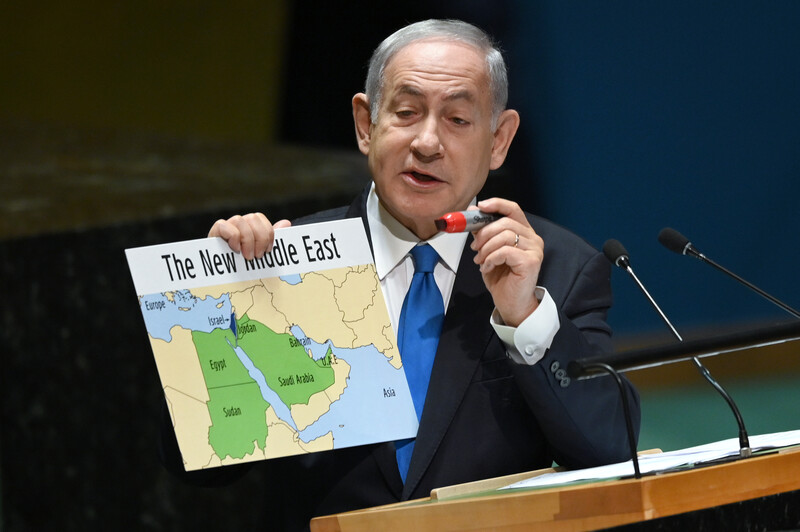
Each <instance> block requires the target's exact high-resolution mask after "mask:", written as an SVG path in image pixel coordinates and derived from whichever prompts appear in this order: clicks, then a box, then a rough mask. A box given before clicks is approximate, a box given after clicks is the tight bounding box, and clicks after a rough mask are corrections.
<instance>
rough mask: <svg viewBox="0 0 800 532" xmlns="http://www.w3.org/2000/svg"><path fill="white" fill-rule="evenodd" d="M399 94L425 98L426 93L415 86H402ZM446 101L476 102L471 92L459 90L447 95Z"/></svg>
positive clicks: (399, 88) (398, 88) (398, 90)
mask: <svg viewBox="0 0 800 532" xmlns="http://www.w3.org/2000/svg"><path fill="white" fill-rule="evenodd" d="M397 94H408V95H409V96H424V93H423V92H422V91H421V90H419V88H417V87H415V86H413V85H400V86H399V87H397ZM444 100H445V101H453V100H466V101H468V102H474V101H475V95H474V94H473V93H472V91H469V90H466V89H465V90H457V91H454V92H451V93H450V94H447V95H445V97H444Z"/></svg>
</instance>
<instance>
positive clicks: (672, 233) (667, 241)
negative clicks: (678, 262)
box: [658, 227, 692, 255]
mask: <svg viewBox="0 0 800 532" xmlns="http://www.w3.org/2000/svg"><path fill="white" fill-rule="evenodd" d="M658 241H659V242H661V245H662V246H664V247H665V248H667V249H668V250H670V251H674V252H675V253H677V254H678V255H685V254H686V251H687V249H688V248H689V247H691V245H692V244H691V242H689V239H688V238H686V237H685V236H683V235H682V234H680V233H679V232H677V231H676V230H675V229H673V228H671V227H665V228H664V229H662V230H661V232H659V233H658Z"/></svg>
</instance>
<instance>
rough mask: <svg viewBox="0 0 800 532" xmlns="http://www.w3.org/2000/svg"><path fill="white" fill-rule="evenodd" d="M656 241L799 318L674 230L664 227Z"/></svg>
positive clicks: (799, 313)
mask: <svg viewBox="0 0 800 532" xmlns="http://www.w3.org/2000/svg"><path fill="white" fill-rule="evenodd" d="M658 241H659V242H661V245H662V246H664V247H665V248H667V249H668V250H670V251H674V252H675V253H677V254H678V255H688V256H690V257H694V258H696V259H698V260H700V261H702V262H705V263H706V264H709V265H710V266H713V267H714V268H716V269H717V270H719V271H721V272H722V273H724V274H726V275H728V276H729V277H732V278H733V279H735V280H736V281H737V282H739V283H741V284H743V285H745V286H746V287H747V288H749V289H750V290H752V291H754V292H755V293H757V294H758V295H760V296H761V297H763V298H764V299H766V300H768V301H770V302H771V303H773V304H775V305H777V306H779V307H780V308H782V309H783V310H785V311H786V312H788V313H789V314H791V315H792V316H794V317H795V318H800V312H798V311H797V310H795V309H793V308H792V307H790V306H789V305H787V304H786V303H784V302H783V301H780V300H779V299H776V298H774V297H773V296H771V295H769V294H768V293H766V292H764V291H763V290H761V289H760V288H758V287H757V286H755V285H754V284H752V283H750V282H748V281H745V280H744V279H742V278H741V277H739V276H738V275H736V274H735V273H733V272H732V271H730V270H728V269H727V268H725V267H724V266H721V265H719V264H717V263H716V262H714V261H713V260H711V259H709V258H708V257H706V256H705V255H703V254H702V253H700V251H698V250H697V248H696V247H694V246H693V245H692V243H691V242H689V239H688V238H686V237H685V236H683V235H682V234H680V233H679V232H678V231H676V230H675V229H672V228H671V227H665V228H664V229H662V230H661V231H660V232H659V233H658Z"/></svg>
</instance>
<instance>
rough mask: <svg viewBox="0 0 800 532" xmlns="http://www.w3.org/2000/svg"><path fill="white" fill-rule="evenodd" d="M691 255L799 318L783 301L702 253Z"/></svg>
mask: <svg viewBox="0 0 800 532" xmlns="http://www.w3.org/2000/svg"><path fill="white" fill-rule="evenodd" d="M691 255H692V256H694V257H697V258H698V259H700V260H702V261H703V262H705V263H706V264H709V265H711V266H713V267H714V268H716V269H718V270H719V271H721V272H722V273H724V274H726V275H728V276H729V277H732V278H733V279H736V280H737V281H739V282H740V283H742V284H743V285H745V286H746V287H747V288H749V289H750V290H752V291H753V292H755V293H757V294H758V295H760V296H761V297H763V298H764V299H766V300H768V301H770V302H772V303H773V304H775V305H778V306H779V307H780V308H782V309H783V310H785V311H786V312H788V313H789V314H791V315H792V316H794V317H795V318H800V312H798V311H796V310H795V309H793V308H792V307H790V306H789V305H787V304H786V303H784V302H783V301H780V300H778V299H775V298H774V297H772V296H771V295H769V294H768V293H766V292H764V291H763V290H761V289H760V288H759V287H757V286H755V285H754V284H752V283H750V282H748V281H746V280H744V279H742V278H741V277H739V276H738V275H736V274H735V273H733V272H732V271H730V270H729V269H727V268H726V267H724V266H722V265H720V264H717V263H716V262H714V261H713V260H711V259H709V258H708V257H706V256H705V255H703V254H702V253H700V252H697V253H691Z"/></svg>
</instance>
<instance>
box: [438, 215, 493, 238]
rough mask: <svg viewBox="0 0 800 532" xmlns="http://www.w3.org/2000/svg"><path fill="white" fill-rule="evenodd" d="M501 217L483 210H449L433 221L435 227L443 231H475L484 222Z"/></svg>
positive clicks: (487, 222)
mask: <svg viewBox="0 0 800 532" xmlns="http://www.w3.org/2000/svg"><path fill="white" fill-rule="evenodd" d="M500 218H502V216H501V215H499V214H494V213H488V212H483V211H461V212H449V213H447V214H445V215H444V216H442V217H441V218H439V219H438V220H436V221H435V223H436V229H438V230H439V231H444V232H445V233H465V232H472V231H477V230H478V229H480V228H481V227H483V226H484V225H486V224H489V223H492V222H494V221H495V220H499V219H500Z"/></svg>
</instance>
